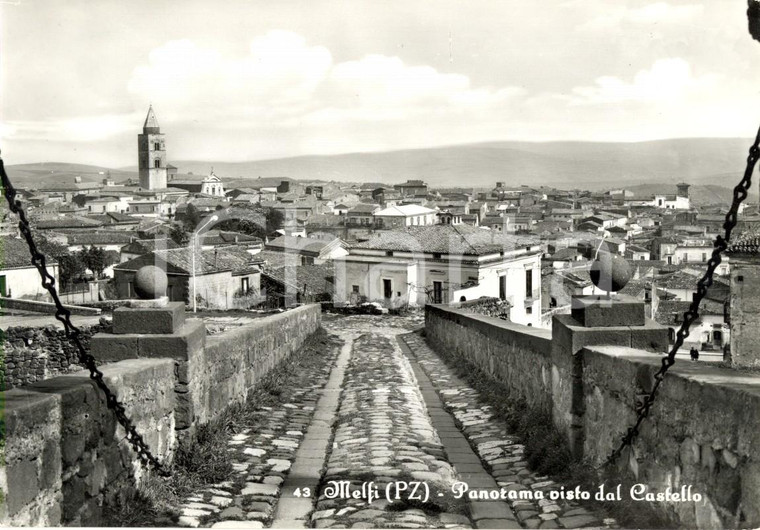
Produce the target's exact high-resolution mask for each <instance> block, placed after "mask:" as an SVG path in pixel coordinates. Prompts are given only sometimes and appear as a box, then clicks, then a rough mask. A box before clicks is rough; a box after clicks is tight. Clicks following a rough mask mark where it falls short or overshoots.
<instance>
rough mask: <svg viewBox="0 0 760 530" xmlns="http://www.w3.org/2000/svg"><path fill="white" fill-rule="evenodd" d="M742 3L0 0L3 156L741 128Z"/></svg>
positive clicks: (652, 134)
mask: <svg viewBox="0 0 760 530" xmlns="http://www.w3.org/2000/svg"><path fill="white" fill-rule="evenodd" d="M746 5H747V4H746V1H744V0H707V1H703V2H698V1H683V0H668V1H663V2H660V1H648V0H641V1H624V0H616V1H614V2H612V1H609V0H564V1H563V0H556V1H548V2H536V1H535V0H456V1H455V0H434V1H427V0H400V1H396V0H390V1H388V0H386V1H382V2H378V1H376V0H367V1H365V0H350V1H320V0H300V1H293V0H279V1H276V2H273V1H264V0H261V1H255V0H223V1H220V2H208V1H202V2H201V1H198V0H177V1H174V0H129V1H127V0H98V1H95V2H94V1H92V0H66V1H65V2H62V1H61V0H0V10H1V13H2V36H1V41H0V45H1V46H2V48H1V50H2V54H1V56H0V61H1V62H0V68H1V70H0V76H1V77H0V79H2V107H1V111H2V115H1V121H0V142H1V143H0V146H1V147H2V150H3V156H4V159H5V160H6V163H21V162H35V161H62V162H76V163H83V164H98V165H105V166H109V167H121V166H127V165H135V164H136V137H135V135H136V134H137V133H138V132H139V129H140V127H141V126H142V121H143V119H144V117H145V113H146V111H147V108H148V105H149V104H150V103H152V104H153V106H154V108H155V110H156V113H157V116H158V120H159V122H160V124H161V126H162V131H163V132H165V133H166V134H167V145H168V151H169V158H170V160H171V159H174V160H180V159H193V160H228V161H237V160H254V159H262V158H276V157H286V156H294V155H301V154H330V153H342V152H354V151H382V150H391V149H401V148H414V147H426V146H437V145H446V144H457V143H471V142H480V141H490V140H530V141H547V140H595V141H640V140H647V139H656V138H670V137H699V136H736V137H749V136H752V135H753V133H754V130H755V128H756V126H757V122H758V120H760V43H756V42H754V41H752V40H751V38H750V37H749V35H748V33H747V30H746V26H747V22H746V14H745V11H746Z"/></svg>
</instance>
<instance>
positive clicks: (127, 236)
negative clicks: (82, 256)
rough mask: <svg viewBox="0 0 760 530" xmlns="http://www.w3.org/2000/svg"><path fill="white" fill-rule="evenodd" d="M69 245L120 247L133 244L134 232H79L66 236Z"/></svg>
mask: <svg viewBox="0 0 760 530" xmlns="http://www.w3.org/2000/svg"><path fill="white" fill-rule="evenodd" d="M66 238H67V240H68V244H69V245H118V244H125V243H129V242H131V241H132V240H133V239H134V238H135V234H134V233H133V232H124V231H118V232H90V231H86V232H77V233H71V234H68V235H67V236H66Z"/></svg>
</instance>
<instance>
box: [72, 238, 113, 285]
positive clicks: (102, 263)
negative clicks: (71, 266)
mask: <svg viewBox="0 0 760 530" xmlns="http://www.w3.org/2000/svg"><path fill="white" fill-rule="evenodd" d="M79 254H80V256H79V259H81V260H82V262H83V263H84V264H85V266H86V267H87V268H88V269H90V270H91V271H92V274H93V275H94V276H95V278H96V279H97V278H99V277H100V276H101V275H102V274H103V271H104V270H105V268H106V267H108V262H107V258H106V251H105V250H103V249H102V248H99V247H96V246H94V245H93V246H91V247H90V248H87V247H84V248H83V249H82V250H81V251H80V253H79Z"/></svg>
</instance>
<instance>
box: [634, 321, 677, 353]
mask: <svg viewBox="0 0 760 530" xmlns="http://www.w3.org/2000/svg"><path fill="white" fill-rule="evenodd" d="M631 348H635V349H637V350H646V351H653V352H659V353H664V352H666V351H668V350H669V349H670V343H669V341H668V328H666V327H665V326H662V325H660V324H658V323H657V322H654V321H653V320H649V319H647V321H646V322H645V323H644V325H643V326H639V327H632V328H631Z"/></svg>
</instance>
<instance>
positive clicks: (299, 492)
mask: <svg viewBox="0 0 760 530" xmlns="http://www.w3.org/2000/svg"><path fill="white" fill-rule="evenodd" d="M293 495H294V496H295V497H311V489H310V488H296V491H294V492H293Z"/></svg>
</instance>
